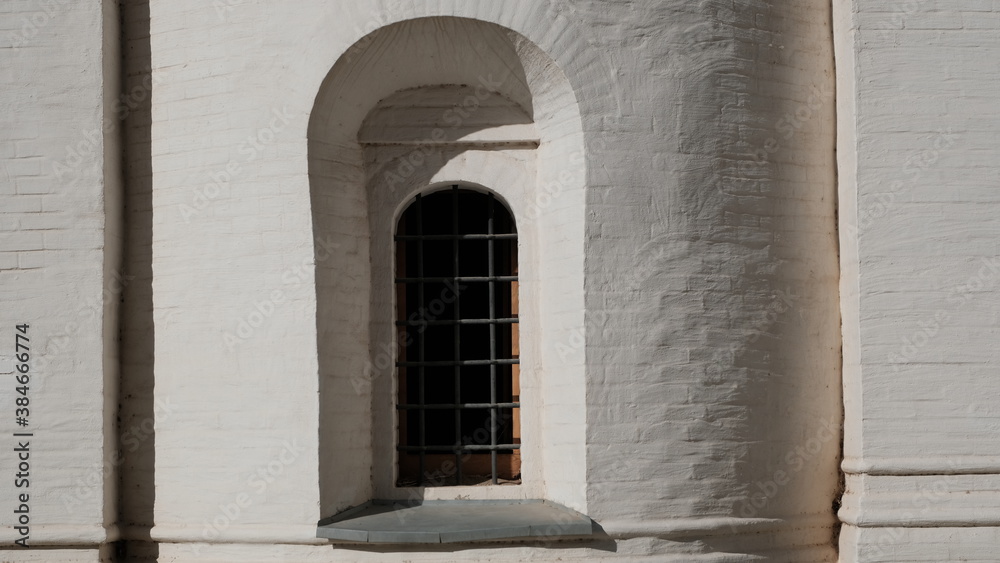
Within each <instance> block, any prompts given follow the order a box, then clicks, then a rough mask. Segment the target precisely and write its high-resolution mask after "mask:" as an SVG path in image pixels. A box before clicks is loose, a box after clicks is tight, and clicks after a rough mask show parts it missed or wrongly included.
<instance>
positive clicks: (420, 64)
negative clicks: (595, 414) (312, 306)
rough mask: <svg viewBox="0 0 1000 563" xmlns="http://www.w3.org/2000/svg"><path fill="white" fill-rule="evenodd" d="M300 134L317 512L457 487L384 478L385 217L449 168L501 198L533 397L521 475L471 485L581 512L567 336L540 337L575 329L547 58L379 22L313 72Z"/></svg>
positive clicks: (568, 201) (425, 27)
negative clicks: (313, 299)
mask: <svg viewBox="0 0 1000 563" xmlns="http://www.w3.org/2000/svg"><path fill="white" fill-rule="evenodd" d="M473 100H474V101H473ZM449 111H450V112H452V113H448V112H449ZM436 131H440V132H441V133H436ZM442 135H443V136H442ZM308 150H309V181H310V197H311V205H312V216H313V229H314V235H315V237H316V240H318V241H322V243H321V244H318V245H317V249H316V289H317V319H316V327H317V348H318V355H319V371H320V373H319V377H320V385H319V401H320V419H319V444H320V445H319V448H320V451H319V477H320V493H321V499H320V501H321V511H322V513H323V514H324V515H327V516H328V515H331V514H334V513H336V512H337V511H339V510H342V509H344V508H346V507H348V506H352V505H357V504H360V503H362V502H364V501H366V500H370V499H372V498H376V497H382V498H385V497H392V498H397V499H423V498H428V499H430V498H442V499H447V498H458V497H459V496H468V495H469V494H470V491H467V490H463V489H465V488H463V487H442V488H438V489H433V490H432V489H429V488H428V489H397V488H394V487H393V485H392V471H393V469H394V465H395V460H394V457H393V456H394V451H393V449H394V441H393V436H394V427H393V426H394V421H393V418H392V413H391V411H392V407H391V405H390V402H391V400H392V390H393V386H392V382H393V377H394V366H393V362H394V354H395V348H394V347H395V342H394V340H393V330H392V319H393V311H392V306H391V293H392V278H391V266H392V264H391V258H390V257H391V249H392V225H394V221H395V219H396V217H397V215H398V212H399V210H400V209H402V208H403V207H404V206H405V203H406V202H407V201H408V199H409V198H411V197H412V195H413V194H415V193H417V192H419V191H421V190H427V189H431V188H433V187H434V186H436V185H441V184H444V183H449V182H456V183H461V184H463V185H473V186H481V187H484V188H486V189H489V190H491V191H493V192H495V193H497V194H498V195H500V196H501V197H502V198H503V199H504V200H505V201H506V202H507V203H508V205H509V206H510V208H511V211H512V212H513V213H514V215H515V217H516V219H517V223H518V227H519V231H520V233H521V237H520V241H521V244H522V245H523V250H522V253H521V255H520V260H521V267H522V275H521V278H522V282H521V284H522V296H521V300H522V307H524V308H525V309H526V310H527V311H530V312H531V317H532V319H533V320H532V321H531V323H529V324H528V325H526V326H523V327H522V331H524V332H522V337H521V338H522V350H521V354H522V370H524V372H525V375H524V377H525V381H524V383H522V392H523V393H525V394H527V393H528V392H529V391H530V392H531V393H532V397H533V398H532V401H533V404H531V405H530V408H531V411H532V412H531V413H528V412H526V411H527V410H528V408H529V406H528V405H525V407H524V409H523V410H524V411H525V412H522V420H523V421H524V424H525V425H527V424H529V422H530V424H532V426H533V428H532V429H531V430H528V429H527V428H526V429H525V432H526V433H527V434H526V435H525V444H524V452H525V456H529V455H530V459H526V460H525V467H524V471H525V472H526V478H525V483H524V485H523V486H519V487H509V488H490V487H486V488H482V487H480V488H478V489H479V490H477V491H473V492H471V494H473V495H474V496H480V497H481V498H545V499H548V500H552V501H555V502H559V503H562V504H565V505H567V506H569V507H571V508H574V509H576V510H580V511H581V512H582V511H585V510H586V450H585V430H586V420H585V418H586V407H585V401H584V399H585V383H584V368H585V366H584V351H583V347H582V346H577V347H562V348H557V347H556V346H545V345H543V343H545V342H552V343H555V342H576V341H577V340H578V339H579V336H580V335H582V334H583V328H584V292H583V272H584V269H583V268H584V226H585V222H584V221H585V213H584V209H585V198H584V185H585V170H584V148H583V131H582V125H581V119H580V113H579V109H578V105H577V100H576V97H575V95H574V93H573V90H572V88H571V87H570V84H569V82H568V80H567V79H566V76H565V75H564V74H563V72H562V71H561V70H560V69H559V67H558V66H557V65H556V64H555V63H554V62H553V60H552V59H551V57H549V56H548V55H547V54H546V53H544V52H542V51H541V50H540V49H539V48H538V47H537V46H536V45H534V44H533V43H531V42H530V41H528V40H527V39H525V38H524V37H523V36H521V35H519V34H517V33H515V32H513V31H511V30H509V29H506V28H504V27H501V26H498V25H495V24H491V23H486V22H483V21H479V20H472V19H465V18H456V17H431V18H420V19H414V20H407V21H403V22H400V23H396V24H393V25H389V26H386V27H383V28H380V29H378V30H376V31H374V32H373V33H371V34H369V35H368V36H366V37H364V38H362V39H361V40H360V41H358V42H357V43H356V44H355V45H354V46H353V47H351V48H350V49H348V50H347V51H346V52H345V53H344V55H343V56H341V58H340V59H339V60H338V61H337V63H336V64H335V65H334V66H333V68H332V70H331V71H330V73H329V74H328V75H327V77H326V79H325V80H324V82H323V84H322V86H321V88H320V91H319V94H318V95H317V97H316V101H315V105H314V107H313V110H312V112H311V114H310V122H309V131H308ZM414 155H416V156H414ZM331 249H332V250H331ZM543 258H544V259H543ZM525 386H526V387H527V388H525Z"/></svg>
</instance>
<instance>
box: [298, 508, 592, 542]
mask: <svg viewBox="0 0 1000 563" xmlns="http://www.w3.org/2000/svg"><path fill="white" fill-rule="evenodd" d="M592 533H593V522H592V521H591V519H590V518H589V517H587V516H585V515H583V514H580V513H579V512H575V511H573V510H570V509H568V508H566V507H564V506H561V505H558V504H555V503H552V502H549V501H543V500H437V501H422V502H400V501H388V500H373V501H369V502H366V503H365V504H363V505H361V506H356V507H354V508H350V509H348V510H346V511H344V512H341V513H340V514H337V515H336V516H332V517H330V518H325V519H323V520H321V521H320V522H319V526H318V528H317V530H316V537H318V538H326V539H330V540H336V541H349V542H364V543H458V542H476V541H482V540H501V539H526V540H530V539H541V538H545V539H553V538H563V537H570V536H576V537H578V536H589V535H591V534H592Z"/></svg>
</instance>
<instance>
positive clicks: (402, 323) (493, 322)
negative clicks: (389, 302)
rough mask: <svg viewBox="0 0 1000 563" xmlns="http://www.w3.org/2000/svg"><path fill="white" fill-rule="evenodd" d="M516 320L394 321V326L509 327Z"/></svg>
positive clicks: (516, 320) (515, 322)
mask: <svg viewBox="0 0 1000 563" xmlns="http://www.w3.org/2000/svg"><path fill="white" fill-rule="evenodd" d="M518 322H519V321H518V319H444V320H438V321H422V320H417V321H396V326H451V325H510V324H517V323H518Z"/></svg>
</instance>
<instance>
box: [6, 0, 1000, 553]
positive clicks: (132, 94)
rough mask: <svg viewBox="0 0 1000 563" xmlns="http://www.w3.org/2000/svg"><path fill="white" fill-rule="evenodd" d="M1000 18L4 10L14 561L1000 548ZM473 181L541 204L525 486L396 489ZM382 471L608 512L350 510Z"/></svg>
mask: <svg viewBox="0 0 1000 563" xmlns="http://www.w3.org/2000/svg"><path fill="white" fill-rule="evenodd" d="M150 4H151V5H150ZM996 8H997V6H996V3H995V2H992V1H983V0H964V1H958V0H942V1H939V2H921V1H919V0H914V1H913V2H909V3H905V4H903V5H899V6H895V5H894V6H886V5H884V3H879V2H870V1H867V0H854V1H852V2H848V1H843V2H842V1H840V0H836V1H835V2H833V4H832V8H831V6H830V5H823V4H821V3H819V4H817V3H815V2H811V1H805V0H802V1H799V0H789V1H787V2H780V3H779V2H770V1H765V0H739V1H737V2H715V1H711V0H707V1H704V2H689V1H680V0H678V1H673V0H671V1H661V2H645V3H640V2H608V1H596V0H579V1H567V0H554V1H552V2H541V1H539V2H534V1H531V2H529V1H517V0H496V1H490V2H487V1H485V0H467V1H448V0H443V1H424V0H414V1H407V2H396V1H388V0H387V1H385V2H376V1H364V2H354V1H351V2H348V1H346V0H345V1H334V2H327V1H319V0H303V1H301V2H296V3H295V4H294V6H292V5H290V4H289V3H279V2H269V1H263V0H258V1H249V0H247V1H242V0H220V1H217V2H216V1H213V2H205V1H196V0H170V1H154V2H144V1H139V0H127V1H125V2H123V3H122V4H121V5H120V6H119V5H118V3H113V2H103V3H101V2H99V3H90V5H87V6H84V5H83V3H80V4H79V5H78V4H77V3H72V2H66V1H62V0H54V1H52V2H48V3H46V4H45V5H44V6H42V5H39V4H36V3H31V2H15V1H11V2H9V3H6V4H4V5H3V6H0V37H2V38H4V39H3V40H2V43H0V56H2V57H3V61H4V64H3V66H2V68H0V82H2V83H3V85H4V90H3V94H2V96H0V107H2V108H3V109H4V111H5V115H4V117H3V118H0V119H2V123H3V124H4V126H3V128H2V129H0V141H2V143H0V160H2V163H3V168H0V170H2V172H0V181H2V184H0V236H2V238H0V280H2V283H0V376H2V378H3V379H2V380H3V382H4V383H3V385H4V387H3V388H2V394H0V397H2V398H3V405H4V406H2V407H0V472H2V473H0V482H2V483H10V484H11V485H9V486H3V487H0V526H2V529H3V532H2V535H0V540H2V542H3V546H2V547H0V560H3V561H7V560H11V561H102V560H111V559H112V558H113V557H114V558H117V559H118V560H121V561H161V562H164V563H166V562H188V561H190V562H223V561H225V562H229V561H310V562H311V561H316V562H327V561H330V562H332V561H398V560H400V559H407V560H414V561H443V560H446V561H487V560H489V561H521V560H528V559H530V560H539V561H546V560H570V561H572V560H580V561H582V560H634V561H719V562H722V561H746V560H765V561H790V562H802V561H836V560H838V559H839V560H841V561H886V562H890V561H955V560H970V561H991V560H995V556H994V554H995V552H996V550H997V547H998V544H1000V540H998V539H997V531H998V530H1000V514H998V512H997V509H996V506H997V502H996V500H997V499H996V498H995V497H996V495H995V493H994V492H993V491H995V490H996V489H997V485H998V483H997V475H998V474H1000V461H998V460H1000V451H998V446H997V441H996V439H995V434H996V430H997V428H998V424H1000V422H998V420H1000V415H998V414H997V409H996V407H995V405H994V404H993V403H995V402H996V401H995V398H996V397H995V385H994V383H993V381H994V380H993V376H992V371H991V370H992V367H993V363H994V359H993V349H994V348H995V345H994V342H993V340H995V339H994V338H993V337H994V336H995V328H994V325H995V324H996V323H995V321H996V313H995V309H996V305H997V304H996V303H995V301H996V299H995V298H994V297H993V294H994V289H995V285H996V284H995V282H996V278H997V273H998V272H1000V264H997V263H995V262H996V260H995V258H996V250H997V248H996V243H995V240H996V239H997V236H996V235H997V233H996V220H995V217H996V215H997V214H996V212H995V210H994V209H993V207H992V206H993V205H994V203H995V202H994V199H995V197H994V196H993V195H992V192H993V188H994V186H993V183H995V177H996V164H995V163H996V162H997V161H998V159H997V156H998V155H997V154H996V153H997V150H998V149H997V143H996V141H997V130H998V128H997V124H996V119H995V114H996V110H995V99H996V96H997V94H998V93H1000V89H998V86H997V84H998V79H1000V77H998V73H1000V71H998V69H997V66H996V64H995V62H994V61H996V60H998V57H997V56H996V55H998V54H1000V53H997V51H998V47H997V40H996V37H997V33H996V32H997V27H998V25H1000V20H998V17H997V13H996ZM119 22H120V24H121V29H119ZM470 97H471V98H472V99H474V102H475V105H474V106H472V105H467V106H464V109H462V111H463V112H465V113H467V114H468V115H462V113H460V112H457V111H455V106H457V104H460V103H461V104H465V103H466V100H468V99H470ZM453 104H454V105H453ZM473 107H474V109H473ZM373 110H374V111H373ZM448 111H452V113H450V114H449V113H447V112H448ZM456 120H457V121H458V125H455V121H456ZM436 129H441V130H443V131H447V134H444V135H443V136H441V137H436V136H435V134H434V131H435V130H436ZM449 182H465V183H468V184H470V185H474V186H477V187H478V188H480V189H489V190H491V191H494V192H495V193H497V194H498V195H499V196H500V197H501V198H503V199H504V201H505V202H506V203H507V204H508V206H509V207H510V208H511V210H512V212H513V213H514V215H515V218H516V219H517V221H518V226H519V233H520V235H521V236H520V243H521V254H520V257H519V259H520V260H521V264H522V266H523V270H522V273H523V284H522V287H521V294H520V298H521V301H522V303H523V308H522V315H523V317H524V318H523V325H522V333H521V335H522V339H523V341H522V358H523V360H524V365H523V378H524V379H523V381H524V387H523V391H524V395H525V396H524V399H523V400H524V403H525V412H524V413H523V415H522V416H523V421H524V424H525V425H526V429H525V433H524V439H525V444H524V446H525V449H524V453H525V456H526V457H525V461H524V465H523V468H524V483H523V484H522V485H520V486H518V487H509V488H506V489H503V488H501V489H492V488H490V487H483V488H479V490H474V488H461V490H460V489H449V488H445V487H440V488H434V489H427V490H422V491H417V490H405V489H400V488H397V487H394V486H393V474H392V471H393V467H394V465H393V455H394V453H393V449H394V444H393V443H392V432H393V428H394V418H393V417H394V416H395V414H394V412H393V411H394V407H393V405H392V399H391V397H392V393H393V390H394V379H393V369H392V365H391V364H392V354H391V351H392V349H393V346H394V342H393V340H392V338H393V337H392V328H391V327H392V325H391V323H392V310H393V302H392V296H391V293H392V292H391V286H390V285H389V284H387V283H386V280H387V279H388V278H389V277H391V269H392V262H391V248H390V247H391V234H392V233H391V228H392V224H393V221H394V220H395V218H396V217H397V214H398V212H399V210H400V209H401V208H402V207H403V206H405V204H406V203H407V201H408V200H409V198H411V197H412V195H413V194H415V193H417V192H419V191H421V190H425V189H427V188H428V187H435V186H439V185H444V184H446V183H449ZM18 324H27V325H29V328H27V329H26V330H27V333H26V335H25V336H27V337H30V339H31V340H30V346H31V349H30V354H29V356H30V357H29V359H28V360H27V361H21V360H19V359H18V357H17V356H16V353H17V352H18V350H16V349H15V344H16V334H17V330H18V329H17V325H18ZM386 350H389V352H386ZM20 365H28V366H29V368H30V370H31V374H32V375H31V383H30V390H29V391H27V393H29V395H28V396H29V398H30V405H26V406H27V407H29V408H30V415H26V416H25V418H28V419H29V421H30V422H28V423H27V424H26V425H24V426H21V425H20V424H19V423H18V421H17V416H18V415H16V411H15V410H14V409H15V407H17V406H18V405H17V404H16V402H15V401H16V400H17V398H18V396H20V395H18V391H17V390H16V388H15V386H14V385H13V383H12V381H14V380H15V379H14V378H16V376H17V373H18V371H19V368H18V366H20ZM22 431H26V432H33V433H35V434H34V435H33V436H30V437H28V436H25V437H15V436H13V433H15V432H22ZM18 439H21V440H22V441H23V440H25V439H28V441H30V449H31V456H30V472H31V490H30V491H22V490H21V489H23V488H24V487H17V486H16V484H15V483H16V482H15V481H14V475H15V472H16V471H17V470H18V469H17V467H18V466H17V464H18V463H19V462H20V460H19V459H17V458H16V457H15V456H16V454H17V450H16V449H15V448H18V447H19V445H20V443H21V442H19V441H18ZM36 491H37V494H36ZM22 492H29V493H30V502H26V503H22V502H21V501H20V499H19V497H18V496H17V495H19V494H21V493H22ZM376 497H383V498H388V497H391V498H395V499H396V500H400V501H408V500H419V499H454V498H469V499H494V498H513V499H519V498H525V499H537V498H542V499H547V500H552V501H555V502H559V503H561V504H564V505H566V506H569V507H570V508H573V509H574V510H577V511H579V512H582V513H585V514H587V515H588V516H589V517H591V518H593V519H594V521H595V523H596V526H597V527H596V528H595V534H594V536H593V537H592V538H589V539H579V540H574V541H560V542H554V541H545V540H542V541H533V542H526V543H518V542H494V543H478V544H469V545H462V546H460V547H455V546H434V547H427V546H406V545H397V546H366V547H358V546H352V545H348V544H336V543H335V544H331V543H330V542H328V541H327V540H322V539H318V538H316V523H317V521H318V520H320V519H321V518H325V517H328V516H331V515H332V514H334V513H336V512H338V511H340V510H343V509H344V508H347V507H348V506H352V505H356V504H360V503H363V502H365V501H367V500H371V499H373V498H376ZM21 504H27V505H29V506H30V542H31V544H32V545H33V546H36V547H38V548H40V549H27V550H24V549H23V548H21V546H19V545H18V544H15V543H14V542H15V540H16V539H18V538H19V537H20V532H19V531H18V530H17V528H15V525H16V524H17V520H16V519H17V518H19V517H20V516H19V513H17V512H14V510H16V509H19V507H20V505H21ZM119 540H120V541H121V543H120V544H117V545H115V544H114V542H118V541H119ZM41 548H45V550H44V551H43V550H42V549H41Z"/></svg>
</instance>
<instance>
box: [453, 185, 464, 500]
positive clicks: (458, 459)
mask: <svg viewBox="0 0 1000 563" xmlns="http://www.w3.org/2000/svg"><path fill="white" fill-rule="evenodd" d="M451 233H452V234H453V235H458V186H457V185H456V186H452V192H451ZM451 251H452V255H453V258H454V261H455V263H454V272H453V273H454V274H455V282H454V283H455V289H456V291H455V309H454V318H455V320H456V321H457V320H459V319H460V318H462V316H461V313H460V309H459V303H460V301H459V295H458V291H457V289H458V278H459V276H460V275H461V271H460V270H459V261H458V255H459V241H458V237H457V236H456V237H455V239H454V240H453V241H452V243H451ZM454 333H455V404H456V405H457V404H461V403H463V402H464V401H462V366H461V365H459V362H461V360H462V354H461V348H460V346H461V343H462V337H461V328H460V326H459V324H458V323H455V328H454ZM461 447H462V409H460V408H458V407H455V468H456V479H457V483H456V484H457V485H461V484H462V454H461V452H460V448H461Z"/></svg>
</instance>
